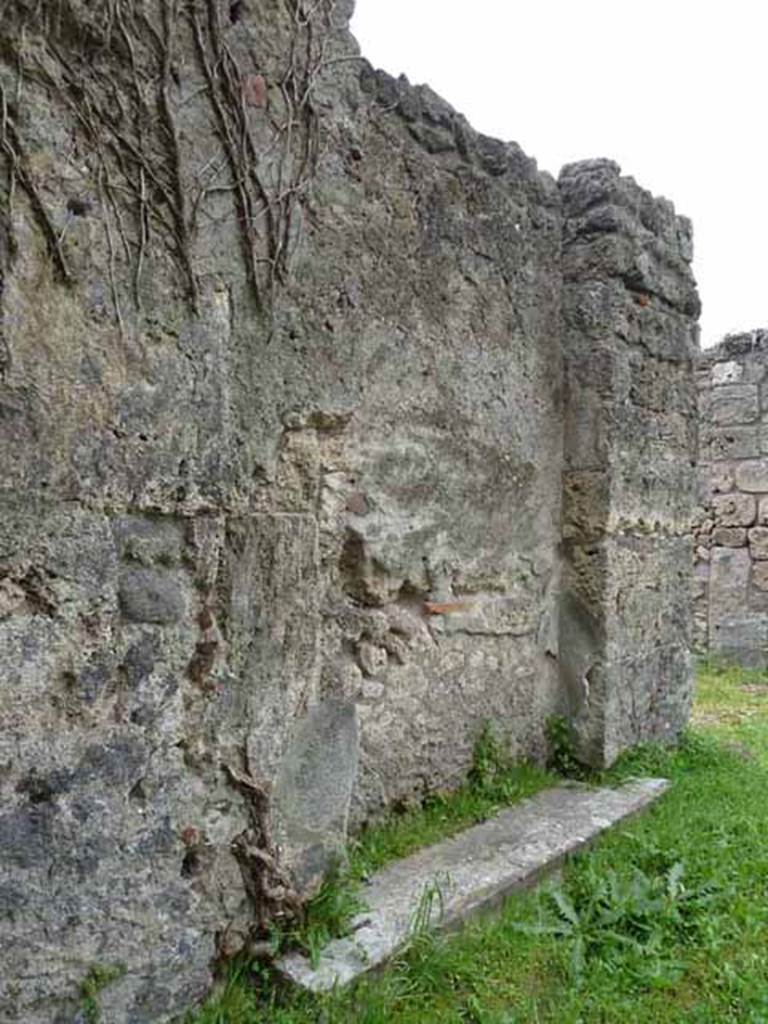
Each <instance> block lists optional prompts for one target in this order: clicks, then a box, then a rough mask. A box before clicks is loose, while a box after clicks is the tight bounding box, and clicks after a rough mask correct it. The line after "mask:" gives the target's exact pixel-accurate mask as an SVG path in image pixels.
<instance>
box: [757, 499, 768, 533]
mask: <svg viewBox="0 0 768 1024" xmlns="http://www.w3.org/2000/svg"><path fill="white" fill-rule="evenodd" d="M757 521H758V523H759V524H760V526H768V497H765V498H761V499H760V501H759V504H758V509H757Z"/></svg>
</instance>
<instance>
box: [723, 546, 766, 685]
mask: <svg viewBox="0 0 768 1024" xmlns="http://www.w3.org/2000/svg"><path fill="white" fill-rule="evenodd" d="M765 564H766V565H768V563H765ZM709 643H710V651H711V652H712V653H713V654H717V655H719V656H720V657H723V658H725V659H726V660H727V661H732V662H734V663H735V664H737V665H743V666H744V667H745V668H765V666H766V663H768V616H766V615H762V614H755V613H751V612H749V611H748V610H746V602H744V601H743V602H742V605H741V608H740V609H739V610H738V611H736V612H735V613H734V614H733V615H728V616H725V617H723V618H721V619H720V620H719V621H718V622H716V623H712V622H711V621H710V629H709Z"/></svg>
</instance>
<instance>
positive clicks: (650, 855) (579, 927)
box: [190, 665, 768, 1024]
mask: <svg viewBox="0 0 768 1024" xmlns="http://www.w3.org/2000/svg"><path fill="white" fill-rule="evenodd" d="M494 742H495V741H494V739H493V737H492V736H491V737H488V736H487V737H486V739H485V741H484V742H483V743H481V744H479V745H478V754H477V756H476V760H475V764H474V765H473V774H472V777H471V780H470V782H469V783H468V785H467V787H466V788H465V789H464V790H462V791H459V793H458V794H457V795H456V796H455V797H447V796H446V797H443V798H438V800H437V802H436V803H432V802H430V804H428V805H427V806H426V807H425V808H423V809H421V810H418V811H411V812H408V813H407V814H406V815H403V816H402V817H401V818H400V819H397V820H394V821H391V822H388V823H386V824H385V825H384V826H383V829H382V830H371V831H370V833H368V834H363V836H361V837H360V840H359V842H358V846H357V847H356V849H355V850H354V851H353V853H352V857H351V865H350V870H351V871H352V873H353V874H354V873H355V872H364V871H366V870H375V869H376V868H377V867H379V866H380V865H381V863H383V862H384V861H385V860H387V859H389V858H390V857H392V856H401V855H403V854H404V853H407V852H410V849H412V848H413V845H420V844H421V842H432V841H434V840H435V839H437V838H439V836H440V834H445V833H446V832H450V831H454V830H455V829H456V828H459V827H462V826H463V825H464V824H468V823H471V821H473V820H477V819H478V817H482V816H483V815H484V814H485V815H487V814H489V813H492V809H493V808H495V807H496V806H498V804H499V803H500V802H501V796H502V792H503V791H505V790H506V791H507V792H515V793H516V792H518V790H517V789H516V788H515V786H516V785H519V786H520V788H521V790H525V789H526V787H527V786H528V785H529V784H530V779H528V781H523V782H520V781H519V780H518V783H514V782H511V781H506V782H505V781H504V780H505V778H506V776H505V770H504V769H503V768H501V767H500V768H499V769H498V770H497V768H496V767H494V765H496V764H497V763H498V760H499V759H498V758H497V754H496V753H494V750H500V749H501V748H500V747H499V748H496V747H495V746H494ZM501 761H502V762H503V761H504V758H503V757H502V758H501ZM525 771H527V769H526V770H525ZM643 775H653V776H666V777H668V778H670V779H671V780H672V783H673V785H672V787H671V789H670V791H669V792H668V793H667V794H666V795H665V796H664V798H663V799H662V800H660V801H659V802H658V803H657V804H656V805H654V806H653V807H652V808H651V809H650V810H649V811H648V812H647V813H646V814H645V815H643V816H642V817H641V818H638V819H635V820H633V821H631V822H629V823H628V824H626V825H624V826H623V827H621V828H618V829H616V830H614V831H612V832H611V833H610V834H608V835H606V836H605V837H604V838H603V839H601V840H600V841H599V842H598V843H597V844H596V845H595V846H594V847H593V848H592V849H591V850H590V851H588V852H586V853H583V854H581V855H579V856H577V857H575V858H573V859H572V860H571V861H570V862H569V863H568V864H567V865H566V866H565V869H564V871H563V876H562V879H561V880H560V881H559V882H556V883H549V884H546V885H544V886H541V887H540V888H539V889H538V890H536V891H533V892H529V893H524V894H520V895H516V896H514V897H512V898H511V899H510V900H509V901H508V902H507V904H506V905H505V907H504V909H503V911H502V912H501V913H497V914H493V915H489V916H487V917H484V918H481V919H480V920H477V921H475V922H473V923H472V924H471V925H468V926H467V927H465V928H464V930H463V931H461V932H460V933H458V934H456V935H453V936H450V937H444V936H435V935H434V934H431V933H429V932H427V931H422V932H419V933H418V934H416V935H414V938H413V940H412V942H411V943H410V945H409V947H408V949H407V950H406V951H405V952H404V953H403V954H401V955H400V956H399V957H398V958H397V960H396V961H395V962H394V963H393V964H392V965H391V967H390V968H389V969H388V970H387V971H386V972H384V973H383V974H382V975H380V976H378V977H375V978H366V979H364V980H362V981H361V982H359V983H358V984H357V985H356V986H354V987H353V988H351V989H348V990H344V991H342V992H336V993H331V994H330V995H327V996H324V997H320V998H316V997H310V996H306V995H298V994H292V993H286V992H284V991H282V990H281V989H280V987H279V986H278V985H277V984H276V982H275V981H274V979H273V978H272V977H271V976H270V974H269V972H268V971H266V970H264V969H260V970H259V972H258V973H257V974H253V973H252V972H251V973H248V972H247V971H246V972H245V974H243V973H241V974H240V976H239V978H238V980H237V982H236V983H235V982H233V981H232V980H230V981H229V982H228V983H227V985H226V986H225V987H224V988H223V990H222V991H221V992H220V993H219V994H217V995H216V996H215V997H214V998H213V999H211V1000H210V1001H209V1003H208V1004H207V1006H206V1007H205V1008H204V1009H203V1010H201V1011H200V1012H199V1013H198V1015H197V1016H195V1017H193V1018H190V1020H191V1021H192V1022H194V1024H266V1022H269V1024H307V1022H310V1021H317V1022H322V1024H353V1022H354V1024H424V1022H437V1024H448V1022H450V1024H458V1022H462V1021H470V1022H475V1024H550V1022H551V1024H555V1022H557V1024H612V1022H618V1021H623V1020H625V1019H629V1020H631V1021H632V1022H633V1024H660V1022H661V1024H684V1022H685V1024H766V1022H768V677H766V675H765V674H763V673H744V672H741V671H739V670H737V669H734V668H728V667H726V666H720V665H715V666H713V665H706V666H704V667H703V668H702V669H701V671H700V672H699V676H698V699H697V702H696V707H695V710H694V716H693V726H692V729H691V731H690V732H688V733H687V734H686V735H685V736H684V737H683V739H682V741H681V743H680V744H679V746H677V747H660V746H645V747H642V748H638V749H637V750H635V751H633V752H631V753H629V754H627V755H625V756H624V757H622V758H621V759H620V761H619V763H618V764H617V765H616V766H614V768H612V769H611V770H610V772H606V773H602V775H600V776H599V777H598V778H596V780H595V781H599V782H601V783H603V784H610V783H618V782H621V781H622V780H624V779H626V778H629V777H637V776H643ZM526 778H527V776H526V775H525V772H524V773H523V780H526ZM542 779H543V776H542V775H539V776H538V777H537V784H541V782H542ZM473 787H474V788H473ZM454 800H455V801H456V803H455V804H454ZM441 829H442V830H443V831H442V833H441Z"/></svg>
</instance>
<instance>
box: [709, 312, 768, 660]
mask: <svg viewBox="0 0 768 1024" xmlns="http://www.w3.org/2000/svg"><path fill="white" fill-rule="evenodd" d="M697 373H698V387H699V407H700V416H701V467H700V474H701V477H700V499H701V503H702V512H701V522H700V524H699V528H698V530H697V539H696V571H695V572H696V601H695V612H696V641H697V644H698V646H699V647H700V648H701V649H703V650H709V651H710V652H711V653H713V654H715V655H718V656H723V657H725V658H727V659H728V660H731V661H734V662H736V663H737V664H741V665H744V666H747V667H751V668H764V667H766V665H768V333H766V332H765V331H752V332H749V333H745V334H739V335H731V336H729V337H727V338H725V340H724V341H722V342H721V343H720V344H719V345H717V346H716V347H715V348H712V349H708V350H707V351H705V352H703V353H702V356H701V359H700V362H699V366H698V371H697Z"/></svg>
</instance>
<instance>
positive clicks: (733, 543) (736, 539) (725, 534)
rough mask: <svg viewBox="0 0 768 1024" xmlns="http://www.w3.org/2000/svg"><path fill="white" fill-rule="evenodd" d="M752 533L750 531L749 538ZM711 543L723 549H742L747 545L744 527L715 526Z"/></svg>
mask: <svg viewBox="0 0 768 1024" xmlns="http://www.w3.org/2000/svg"><path fill="white" fill-rule="evenodd" d="M752 532H753V531H751V530H750V536H751V534H752ZM712 543H713V544H716V545H717V546H719V547H724V548H743V547H744V545H745V544H746V543H747V530H746V527H744V526H716V527H715V529H714V530H713V531H712ZM750 543H751V540H750Z"/></svg>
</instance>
